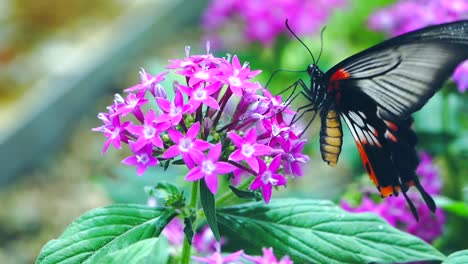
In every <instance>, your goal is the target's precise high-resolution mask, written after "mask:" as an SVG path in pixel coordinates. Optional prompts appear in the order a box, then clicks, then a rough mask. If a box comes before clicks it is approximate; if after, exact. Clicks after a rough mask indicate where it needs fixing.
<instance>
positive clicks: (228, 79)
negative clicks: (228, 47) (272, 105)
mask: <svg viewBox="0 0 468 264" xmlns="http://www.w3.org/2000/svg"><path fill="white" fill-rule="evenodd" d="M221 71H222V73H223V75H221V77H218V79H219V80H220V81H222V82H224V83H225V84H227V85H229V89H231V91H232V93H233V94H234V95H236V96H238V97H241V96H242V90H244V89H249V90H252V91H255V90H256V89H258V88H259V85H257V84H255V83H251V82H247V80H248V79H252V78H253V77H255V76H256V75H258V74H259V73H260V71H252V72H251V71H250V68H249V67H248V65H247V64H244V65H243V66H241V64H240V62H239V59H238V58H237V56H236V55H234V57H233V58H232V64H223V65H222V66H221Z"/></svg>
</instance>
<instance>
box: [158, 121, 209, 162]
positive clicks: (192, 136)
mask: <svg viewBox="0 0 468 264" xmlns="http://www.w3.org/2000/svg"><path fill="white" fill-rule="evenodd" d="M199 132H200V123H195V124H193V125H192V126H191V127H190V129H189V130H188V131H187V134H186V135H185V136H184V135H183V134H182V133H181V132H179V131H178V130H176V129H173V128H171V129H169V131H168V134H169V137H170V138H171V140H172V141H173V142H174V143H175V145H173V146H170V147H169V148H168V149H167V150H166V152H164V154H163V155H162V158H163V159H170V158H173V157H175V156H178V155H182V159H183V160H184V161H185V163H186V164H187V166H188V167H189V168H193V166H194V162H193V160H192V158H191V157H190V155H191V154H192V155H193V152H194V151H195V150H199V151H205V150H207V149H208V148H210V147H211V144H210V143H208V142H206V141H203V140H200V139H197V136H198V133H199ZM195 155H196V153H195Z"/></svg>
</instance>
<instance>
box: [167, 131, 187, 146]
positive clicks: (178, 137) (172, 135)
mask: <svg viewBox="0 0 468 264" xmlns="http://www.w3.org/2000/svg"><path fill="white" fill-rule="evenodd" d="M167 134H168V135H169V137H170V138H171V140H172V142H174V143H176V144H179V141H180V140H181V139H182V138H184V135H183V134H182V133H180V131H179V130H177V129H174V128H169V130H167Z"/></svg>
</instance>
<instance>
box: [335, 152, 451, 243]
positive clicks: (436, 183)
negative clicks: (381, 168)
mask: <svg viewBox="0 0 468 264" xmlns="http://www.w3.org/2000/svg"><path fill="white" fill-rule="evenodd" d="M416 173H417V174H418V175H419V176H420V181H421V185H422V186H424V188H425V190H426V191H427V192H428V193H429V194H432V195H437V194H440V192H441V188H442V181H441V178H440V172H439V169H438V168H437V167H436V166H435V165H434V164H433V163H432V159H431V157H430V156H429V155H428V154H426V153H422V154H421V162H420V163H419V166H418V168H417V169H416ZM413 189H414V188H413ZM413 189H410V191H409V192H408V193H407V194H408V196H409V197H410V199H411V200H412V201H413V202H414V205H415V207H416V210H417V212H418V215H419V222H417V221H416V220H415V219H414V217H413V216H412V214H411V211H410V209H409V208H408V206H407V203H406V201H405V199H404V197H403V196H402V195H400V196H398V197H394V196H391V197H387V198H386V199H381V200H379V201H380V202H379V203H377V202H374V200H372V199H371V198H370V197H369V196H364V197H363V198H362V202H361V204H360V205H359V206H358V207H352V206H351V205H350V204H349V203H348V202H347V201H345V200H342V201H341V206H342V207H343V209H345V210H347V211H350V212H372V213H375V214H377V215H379V216H381V217H382V218H384V219H385V220H386V221H387V222H388V223H389V224H391V225H393V226H395V227H398V228H400V229H401V230H403V231H406V232H408V233H410V234H413V235H416V236H418V237H420V238H422V239H423V240H425V241H426V242H428V243H431V242H432V241H434V240H435V239H436V238H438V237H439V236H441V235H442V233H443V227H444V223H445V214H444V212H443V211H442V210H440V209H437V210H436V212H435V214H432V212H431V211H430V210H429V208H428V207H427V206H426V204H425V203H424V201H422V199H421V198H420V195H419V193H418V192H417V191H414V190H413Z"/></svg>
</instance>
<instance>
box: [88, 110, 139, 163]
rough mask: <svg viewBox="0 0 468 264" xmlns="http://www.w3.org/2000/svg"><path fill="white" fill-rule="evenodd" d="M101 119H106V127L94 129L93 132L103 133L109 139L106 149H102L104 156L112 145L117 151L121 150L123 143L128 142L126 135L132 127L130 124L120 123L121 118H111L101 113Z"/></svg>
mask: <svg viewBox="0 0 468 264" xmlns="http://www.w3.org/2000/svg"><path fill="white" fill-rule="evenodd" d="M100 116H101V118H102V119H104V122H105V125H103V126H100V127H97V128H93V131H97V132H103V134H104V136H105V137H106V138H107V141H106V143H104V147H103V148H102V154H104V153H105V152H106V151H107V149H108V148H109V146H110V145H111V144H112V145H113V146H114V147H115V148H116V149H120V148H121V145H120V142H121V141H125V142H127V141H128V138H127V136H126V135H125V131H126V128H127V127H128V125H130V122H128V121H127V122H124V123H123V124H121V123H120V116H109V115H106V114H103V113H101V114H100Z"/></svg>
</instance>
